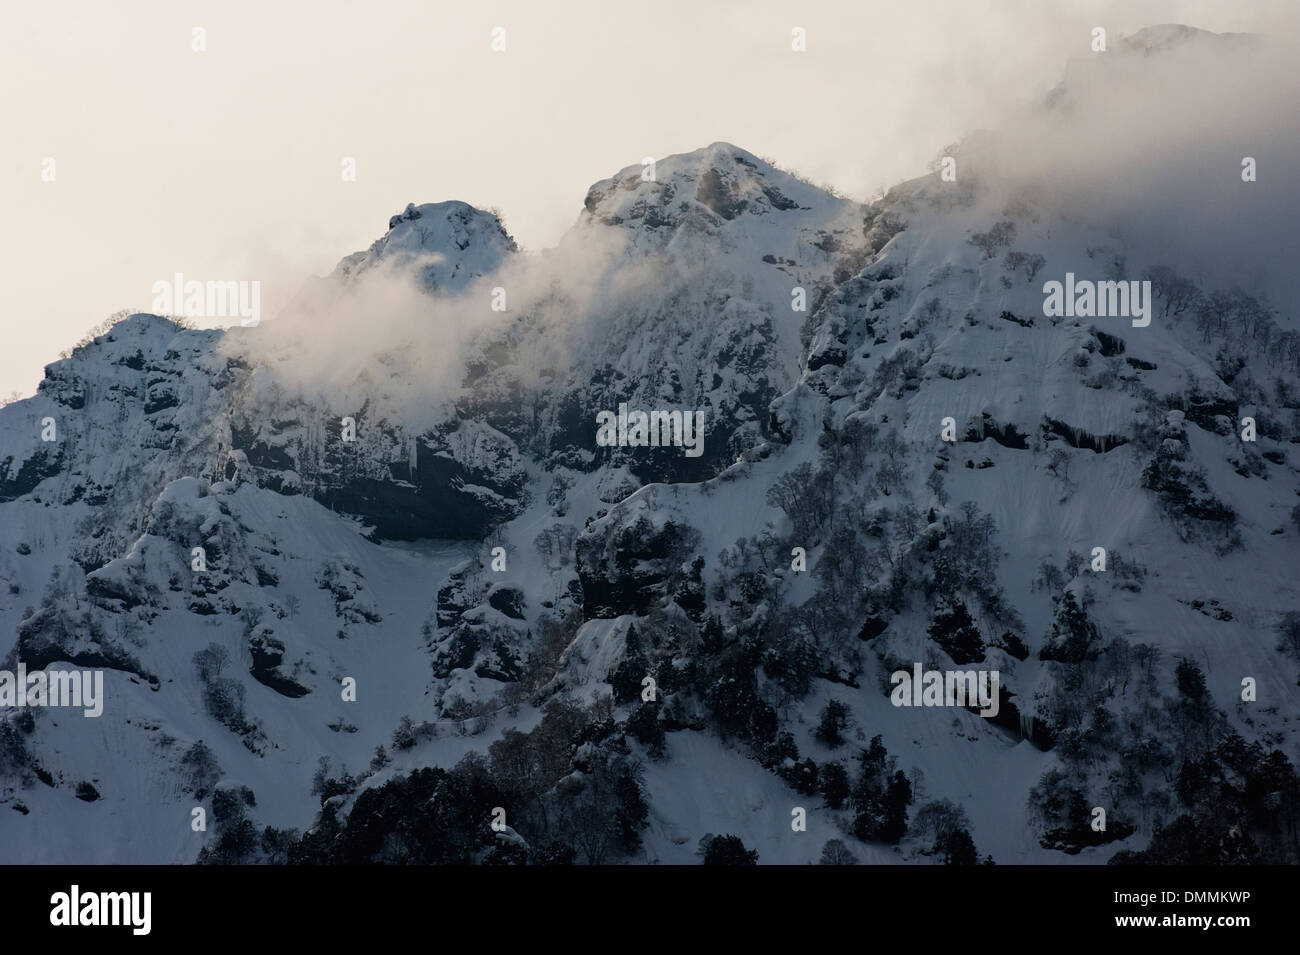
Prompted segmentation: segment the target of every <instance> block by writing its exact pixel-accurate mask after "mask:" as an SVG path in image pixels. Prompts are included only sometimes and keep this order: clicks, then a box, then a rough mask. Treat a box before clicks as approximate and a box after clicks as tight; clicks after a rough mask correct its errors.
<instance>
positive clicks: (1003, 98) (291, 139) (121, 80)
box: [0, 0, 1297, 396]
mask: <svg viewBox="0 0 1300 955" xmlns="http://www.w3.org/2000/svg"><path fill="white" fill-rule="evenodd" d="M1296 6H1297V4H1296V3H1295V2H1294V0H1250V2H1248V3H1236V2H1225V0H888V2H885V0H881V2H874V0H834V2H832V0H792V2H768V0H737V2H714V0H659V2H652V3H631V2H622V3H620V2H614V0H592V2H588V0H562V2H556V3H543V2H538V0H523V2H504V0H502V2H492V0H473V2H446V0H438V2H433V0H425V2H404V0H371V2H365V3H362V2H337V0H312V2H292V3H290V2H276V0H251V2H245V0H219V2H210V3H209V2H202V3H194V2H184V0H159V2H144V0H119V2H114V3H103V2H90V0H87V2H80V3H73V2H58V0H42V2H39V3H21V4H20V3H18V2H4V3H0V89H2V90H3V91H4V93H3V95H2V96H0V222H2V223H3V226H2V228H0V322H3V341H4V345H3V347H2V348H0V396H4V395H8V394H9V393H11V392H14V391H17V392H19V393H21V394H24V395H26V394H30V393H32V392H33V391H34V389H35V386H36V384H37V382H38V381H39V380H40V378H41V375H42V368H43V366H44V365H45V364H46V363H47V362H49V361H52V360H54V359H55V358H56V357H57V355H58V352H59V351H60V350H61V349H63V348H66V347H69V346H70V345H72V344H73V343H74V342H75V341H76V340H77V339H78V338H79V337H80V336H81V335H82V334H83V333H84V332H85V331H86V329H88V328H89V327H90V326H92V325H94V324H96V323H97V322H99V321H100V320H102V319H103V318H105V317H107V316H108V315H109V314H111V313H112V312H115V311H117V310H119V309H123V308H129V309H133V310H139V311H145V310H148V309H149V307H150V305H151V303H152V298H153V296H152V292H151V288H152V286H153V283H154V282H156V281H158V280H160V279H170V278H171V276H172V274H173V273H175V272H182V273H184V274H185V276H186V277H187V278H192V279H199V280H201V281H202V280H210V279H217V280H232V279H233V280H238V279H249V280H252V279H256V280H259V281H261V282H262V308H263V314H264V315H268V314H273V313H274V310H275V308H276V306H277V305H278V304H281V303H283V302H284V301H285V300H286V298H287V297H288V296H290V295H292V294H293V292H295V291H296V290H297V288H298V287H299V285H300V284H301V282H302V280H303V279H304V277H305V276H307V275H309V274H313V273H315V274H319V273H323V272H326V271H328V270H329V269H330V268H332V267H333V265H334V263H335V262H336V261H337V260H338V259H340V258H341V257H343V256H344V255H346V254H347V253H349V252H353V251H355V250H358V249H362V248H365V247H366V246H368V245H369V244H370V243H371V242H372V241H373V240H374V239H375V238H377V237H378V236H380V235H381V234H382V233H383V232H384V231H385V228H386V225H387V221H388V217H389V216H390V215H392V214H393V213H396V212H398V211H400V210H401V209H402V207H404V206H405V204H406V203H407V202H416V203H420V202H435V201H441V200H445V199H462V200H465V201H467V202H471V203H474V204H475V205H478V206H481V207H488V206H495V207H498V208H499V209H500V210H501V212H502V213H503V216H504V219H505V221H506V225H507V227H508V228H509V229H510V230H511V232H512V233H513V234H514V235H515V237H516V238H517V239H518V240H519V241H520V242H521V244H522V245H523V246H524V247H525V248H526V249H528V250H533V251H536V250H539V249H542V248H545V247H547V246H550V245H552V244H554V243H555V241H556V240H557V238H558V237H559V236H560V234H561V233H562V232H563V231H564V230H565V229H567V228H568V227H569V226H570V225H571V224H572V223H573V222H574V220H575V219H576V218H577V215H578V212H579V210H580V209H581V207H582V200H583V198H584V196H585V194H586V189H587V187H588V186H589V185H591V183H593V182H595V181H596V180H599V179H602V178H605V177H607V176H609V175H611V174H613V173H614V172H616V171H617V170H619V169H620V168H622V167H624V166H626V165H629V164H631V163H635V162H639V161H640V160H641V158H642V157H644V156H656V157H657V156H664V155H669V154H671V153H677V152H685V151H689V150H692V149H696V148H698V147H700V146H704V145H707V144H708V143H710V142H714V141H716V140H726V141H729V142H733V143H735V144H737V145H739V146H743V147H744V148H746V149H748V150H750V151H751V152H754V153H757V154H758V155H760V156H765V157H768V158H771V159H774V160H775V161H776V162H777V163H778V164H780V165H781V166H783V167H785V168H788V169H792V170H793V171H796V172H798V173H799V174H801V175H803V176H805V177H807V178H810V179H812V180H813V181H815V182H818V183H825V184H831V185H833V186H835V187H836V188H837V189H839V190H840V191H842V192H844V193H846V194H849V195H853V196H856V197H859V198H868V197H869V196H871V195H872V194H874V193H876V192H877V191H878V190H879V189H880V188H881V187H883V186H888V185H892V184H894V183H896V182H898V181H899V180H901V179H905V178H910V177H912V176H915V175H919V174H921V173H923V172H924V171H925V169H926V165H927V163H928V162H929V161H930V160H931V159H933V158H934V157H935V156H936V155H937V154H938V152H939V150H941V149H942V147H943V146H944V145H946V144H948V143H951V142H953V141H955V140H956V139H958V138H959V137H960V136H961V134H963V133H964V132H966V131H968V130H970V129H973V128H979V127H997V126H998V119H999V116H1001V115H1005V114H1006V112H1007V111H1008V110H1011V109H1014V108H1015V107H1016V106H1019V105H1021V104H1023V103H1024V102H1026V101H1027V100H1028V99H1030V98H1032V97H1037V96H1040V95H1041V94H1042V93H1043V92H1045V91H1046V90H1047V89H1048V88H1050V87H1051V86H1052V85H1054V84H1055V83H1056V82H1057V80H1058V79H1059V78H1060V77H1061V75H1062V73H1063V70H1064V65H1065V61H1066V60H1067V59H1068V58H1069V57H1071V56H1084V55H1087V54H1088V44H1089V41H1090V32H1091V30H1092V28H1093V27H1095V26H1104V27H1106V29H1107V30H1108V31H1109V33H1110V35H1111V37H1112V38H1114V37H1117V36H1119V35H1121V34H1125V33H1131V32H1134V31H1135V30H1137V29H1140V28H1141V27H1144V26H1149V25H1153V24H1158V23H1169V22H1177V23H1187V24H1189V25H1192V26H1196V27H1200V28H1202V29H1207V30H1213V31H1216V32H1223V31H1257V32H1262V33H1276V32H1277V31H1278V30H1279V29H1281V28H1282V25H1283V24H1294V22H1295V17H1294V12H1293V11H1294V8H1295V7H1296ZM497 26H500V27H504V28H505V30H506V46H507V49H506V51H505V52H504V53H494V52H493V51H492V49H491V46H490V43H491V31H492V28H493V27H497ZM194 27H202V28H203V29H204V30H205V31H206V45H207V50H206V52H204V53H196V52H193V51H192V49H191V36H192V30H193V28H194ZM794 27H802V28H803V29H804V30H805V31H806V35H807V47H808V49H807V52H806V53H794V52H792V51H791V49H790V35H791V30H792V28H794ZM345 156H351V157H355V159H356V163H357V181H356V182H354V183H345V182H343V181H342V180H341V177H340V168H341V166H340V163H341V160H342V158H343V157H345ZM46 157H53V158H54V159H55V164H56V165H55V168H56V174H57V178H56V180H55V181H54V182H43V181H42V180H41V168H42V165H41V164H42V160H43V159H45V158H46Z"/></svg>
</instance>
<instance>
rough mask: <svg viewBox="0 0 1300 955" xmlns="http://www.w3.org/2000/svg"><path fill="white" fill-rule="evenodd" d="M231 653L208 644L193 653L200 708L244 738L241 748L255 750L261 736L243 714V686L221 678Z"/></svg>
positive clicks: (234, 681)
mask: <svg viewBox="0 0 1300 955" xmlns="http://www.w3.org/2000/svg"><path fill="white" fill-rule="evenodd" d="M229 662H230V654H229V653H227V652H226V648H225V647H223V646H221V645H220V644H217V643H209V644H208V645H207V646H206V647H204V648H203V649H202V650H199V651H198V652H197V653H195V654H194V668H195V669H196V670H197V671H198V674H199V682H200V683H201V684H202V686H203V705H204V707H205V708H206V709H207V711H208V715H210V716H211V717H212V718H213V719H214V720H216V721H217V722H218V723H220V724H221V725H222V726H224V727H226V728H227V729H229V730H230V731H231V732H233V733H237V734H238V735H240V736H242V737H243V738H244V745H246V746H248V747H249V748H250V749H252V750H253V751H254V752H256V751H257V746H258V744H259V741H260V740H261V739H262V737H263V734H262V731H261V728H260V727H259V726H258V725H257V723H256V722H254V721H253V720H251V719H249V717H248V715H247V714H246V713H245V712H244V693H245V691H244V685H243V684H242V683H240V682H239V681H238V680H235V679H232V678H231V677H228V676H222V675H221V674H222V672H223V671H224V670H225V668H226V665H227V664H228V663H229Z"/></svg>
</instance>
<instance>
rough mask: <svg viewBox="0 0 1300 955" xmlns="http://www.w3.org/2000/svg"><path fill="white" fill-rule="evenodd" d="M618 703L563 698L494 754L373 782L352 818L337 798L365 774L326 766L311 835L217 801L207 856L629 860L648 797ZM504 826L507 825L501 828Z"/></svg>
mask: <svg viewBox="0 0 1300 955" xmlns="http://www.w3.org/2000/svg"><path fill="white" fill-rule="evenodd" d="M611 710H612V708H611V707H609V706H608V705H603V706H602V705H600V704H597V705H595V706H593V707H589V708H588V707H583V706H580V705H577V704H574V703H571V702H568V701H565V700H561V699H558V698H557V699H554V700H552V701H551V703H550V705H548V706H547V708H546V710H545V712H544V713H543V716H542V719H541V721H540V722H539V723H538V725H537V726H536V727H535V728H534V729H533V730H531V731H530V732H527V733H525V732H521V731H519V730H514V729H507V730H506V731H505V732H504V734H503V735H502V737H501V739H499V740H498V741H497V742H495V743H493V744H492V746H491V747H489V749H488V752H487V755H486V756H484V755H483V754H481V753H477V752H474V753H469V754H468V755H466V756H465V757H464V758H463V759H462V760H461V761H460V762H459V763H457V764H456V766H455V767H453V768H452V769H450V770H445V769H441V768H431V769H419V770H416V771H414V772H412V773H410V774H408V775H405V776H399V777H396V778H394V779H391V780H389V781H388V782H386V783H385V784H384V785H382V786H377V787H371V788H364V789H362V790H361V791H360V793H359V794H358V795H356V798H355V801H354V802H353V804H352V807H351V809H350V810H349V811H348V812H347V814H346V817H342V816H341V815H340V809H339V805H340V801H339V800H336V799H334V797H335V796H338V795H343V794H350V793H353V792H354V791H355V789H356V786H357V784H358V781H357V780H355V779H353V778H352V777H351V776H350V775H347V774H345V775H344V777H342V778H341V779H332V778H329V777H328V776H327V767H324V766H322V768H321V771H320V772H319V773H318V779H317V784H316V789H317V791H318V792H319V794H320V797H321V802H322V805H321V811H320V815H319V817H318V819H317V822H316V824H315V825H314V826H313V827H312V828H311V829H310V830H309V831H308V832H306V833H304V834H301V835H299V834H298V833H297V832H293V831H280V830H275V829H273V828H271V827H267V828H266V829H265V830H264V831H263V832H262V834H261V836H260V838H259V837H258V835H257V833H256V831H255V829H254V828H253V827H252V824H251V823H247V824H245V823H246V822H247V821H246V820H245V819H244V818H243V816H242V812H241V811H239V809H238V806H237V805H235V806H233V807H232V805H231V804H230V803H229V801H228V800H227V801H225V802H223V803H222V806H221V811H220V813H218V811H217V805H216V800H215V797H214V806H213V815H214V819H216V820H217V822H218V830H217V836H218V838H217V841H216V843H215V845H214V846H213V847H212V848H211V849H210V850H208V851H207V852H206V853H205V854H203V855H201V857H200V860H199V861H201V862H210V863H229V862H240V861H266V862H272V863H290V864H373V863H411V864H453V865H468V864H476V863H481V864H485V865H521V864H530V865H533V864H545V865H550V864H568V863H574V862H587V863H590V864H600V863H604V862H611V861H615V860H617V859H620V858H626V857H628V856H630V855H632V854H634V853H635V852H637V851H638V850H639V849H640V846H641V832H642V830H643V829H644V828H645V826H646V824H647V820H648V818H649V804H648V803H647V801H646V796H645V792H644V788H643V783H642V773H641V768H640V765H639V763H638V762H637V761H636V760H635V759H634V758H633V757H632V756H631V755H630V751H629V750H628V747H627V745H626V735H627V731H626V728H625V727H623V726H620V725H619V724H617V723H616V722H615V721H614V720H613V719H612V717H611V716H610V713H611ZM382 755H383V756H386V754H382ZM380 756H381V754H377V755H376V759H380ZM247 805H251V802H250V803H247ZM500 810H504V811H505V813H506V815H505V818H504V820H502V819H501V816H500V814H499V811H500ZM494 821H498V822H500V821H503V822H504V824H505V826H507V827H508V828H506V829H500V828H499V827H498V828H497V829H494V827H493V823H494Z"/></svg>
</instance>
